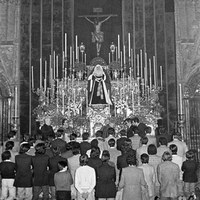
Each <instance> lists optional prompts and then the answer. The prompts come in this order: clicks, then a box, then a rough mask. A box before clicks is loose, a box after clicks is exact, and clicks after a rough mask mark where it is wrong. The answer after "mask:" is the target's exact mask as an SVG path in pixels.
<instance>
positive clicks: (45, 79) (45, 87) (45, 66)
mask: <svg viewBox="0 0 200 200" xmlns="http://www.w3.org/2000/svg"><path fill="white" fill-rule="evenodd" d="M44 63H45V65H44V69H45V70H44V91H45V92H46V90H47V61H46V60H45V62H44Z"/></svg>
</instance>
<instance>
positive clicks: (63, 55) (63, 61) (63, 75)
mask: <svg viewBox="0 0 200 200" xmlns="http://www.w3.org/2000/svg"><path fill="white" fill-rule="evenodd" d="M64 77H65V52H64V51H63V54H62V78H64Z"/></svg>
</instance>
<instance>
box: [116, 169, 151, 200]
mask: <svg viewBox="0 0 200 200" xmlns="http://www.w3.org/2000/svg"><path fill="white" fill-rule="evenodd" d="M122 188H123V189H124V190H123V197H122V199H126V200H133V199H137V200H142V190H147V184H146V182H145V179H144V174H143V171H142V169H139V168H137V167H136V166H129V167H126V168H124V169H123V170H122V175H121V180H120V183H119V189H122ZM133 197H134V198H133Z"/></svg>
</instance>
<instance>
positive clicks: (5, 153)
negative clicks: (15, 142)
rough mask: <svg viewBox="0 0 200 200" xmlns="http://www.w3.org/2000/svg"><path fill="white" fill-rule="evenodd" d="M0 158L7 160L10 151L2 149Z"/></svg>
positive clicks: (9, 156)
mask: <svg viewBox="0 0 200 200" xmlns="http://www.w3.org/2000/svg"><path fill="white" fill-rule="evenodd" d="M1 158H2V160H3V161H4V160H9V159H10V158H11V153H10V151H4V152H3V153H2V154H1Z"/></svg>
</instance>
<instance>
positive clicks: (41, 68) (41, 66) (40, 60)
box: [40, 58, 42, 89]
mask: <svg viewBox="0 0 200 200" xmlns="http://www.w3.org/2000/svg"><path fill="white" fill-rule="evenodd" d="M41 88H42V58H40V89H41Z"/></svg>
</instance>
